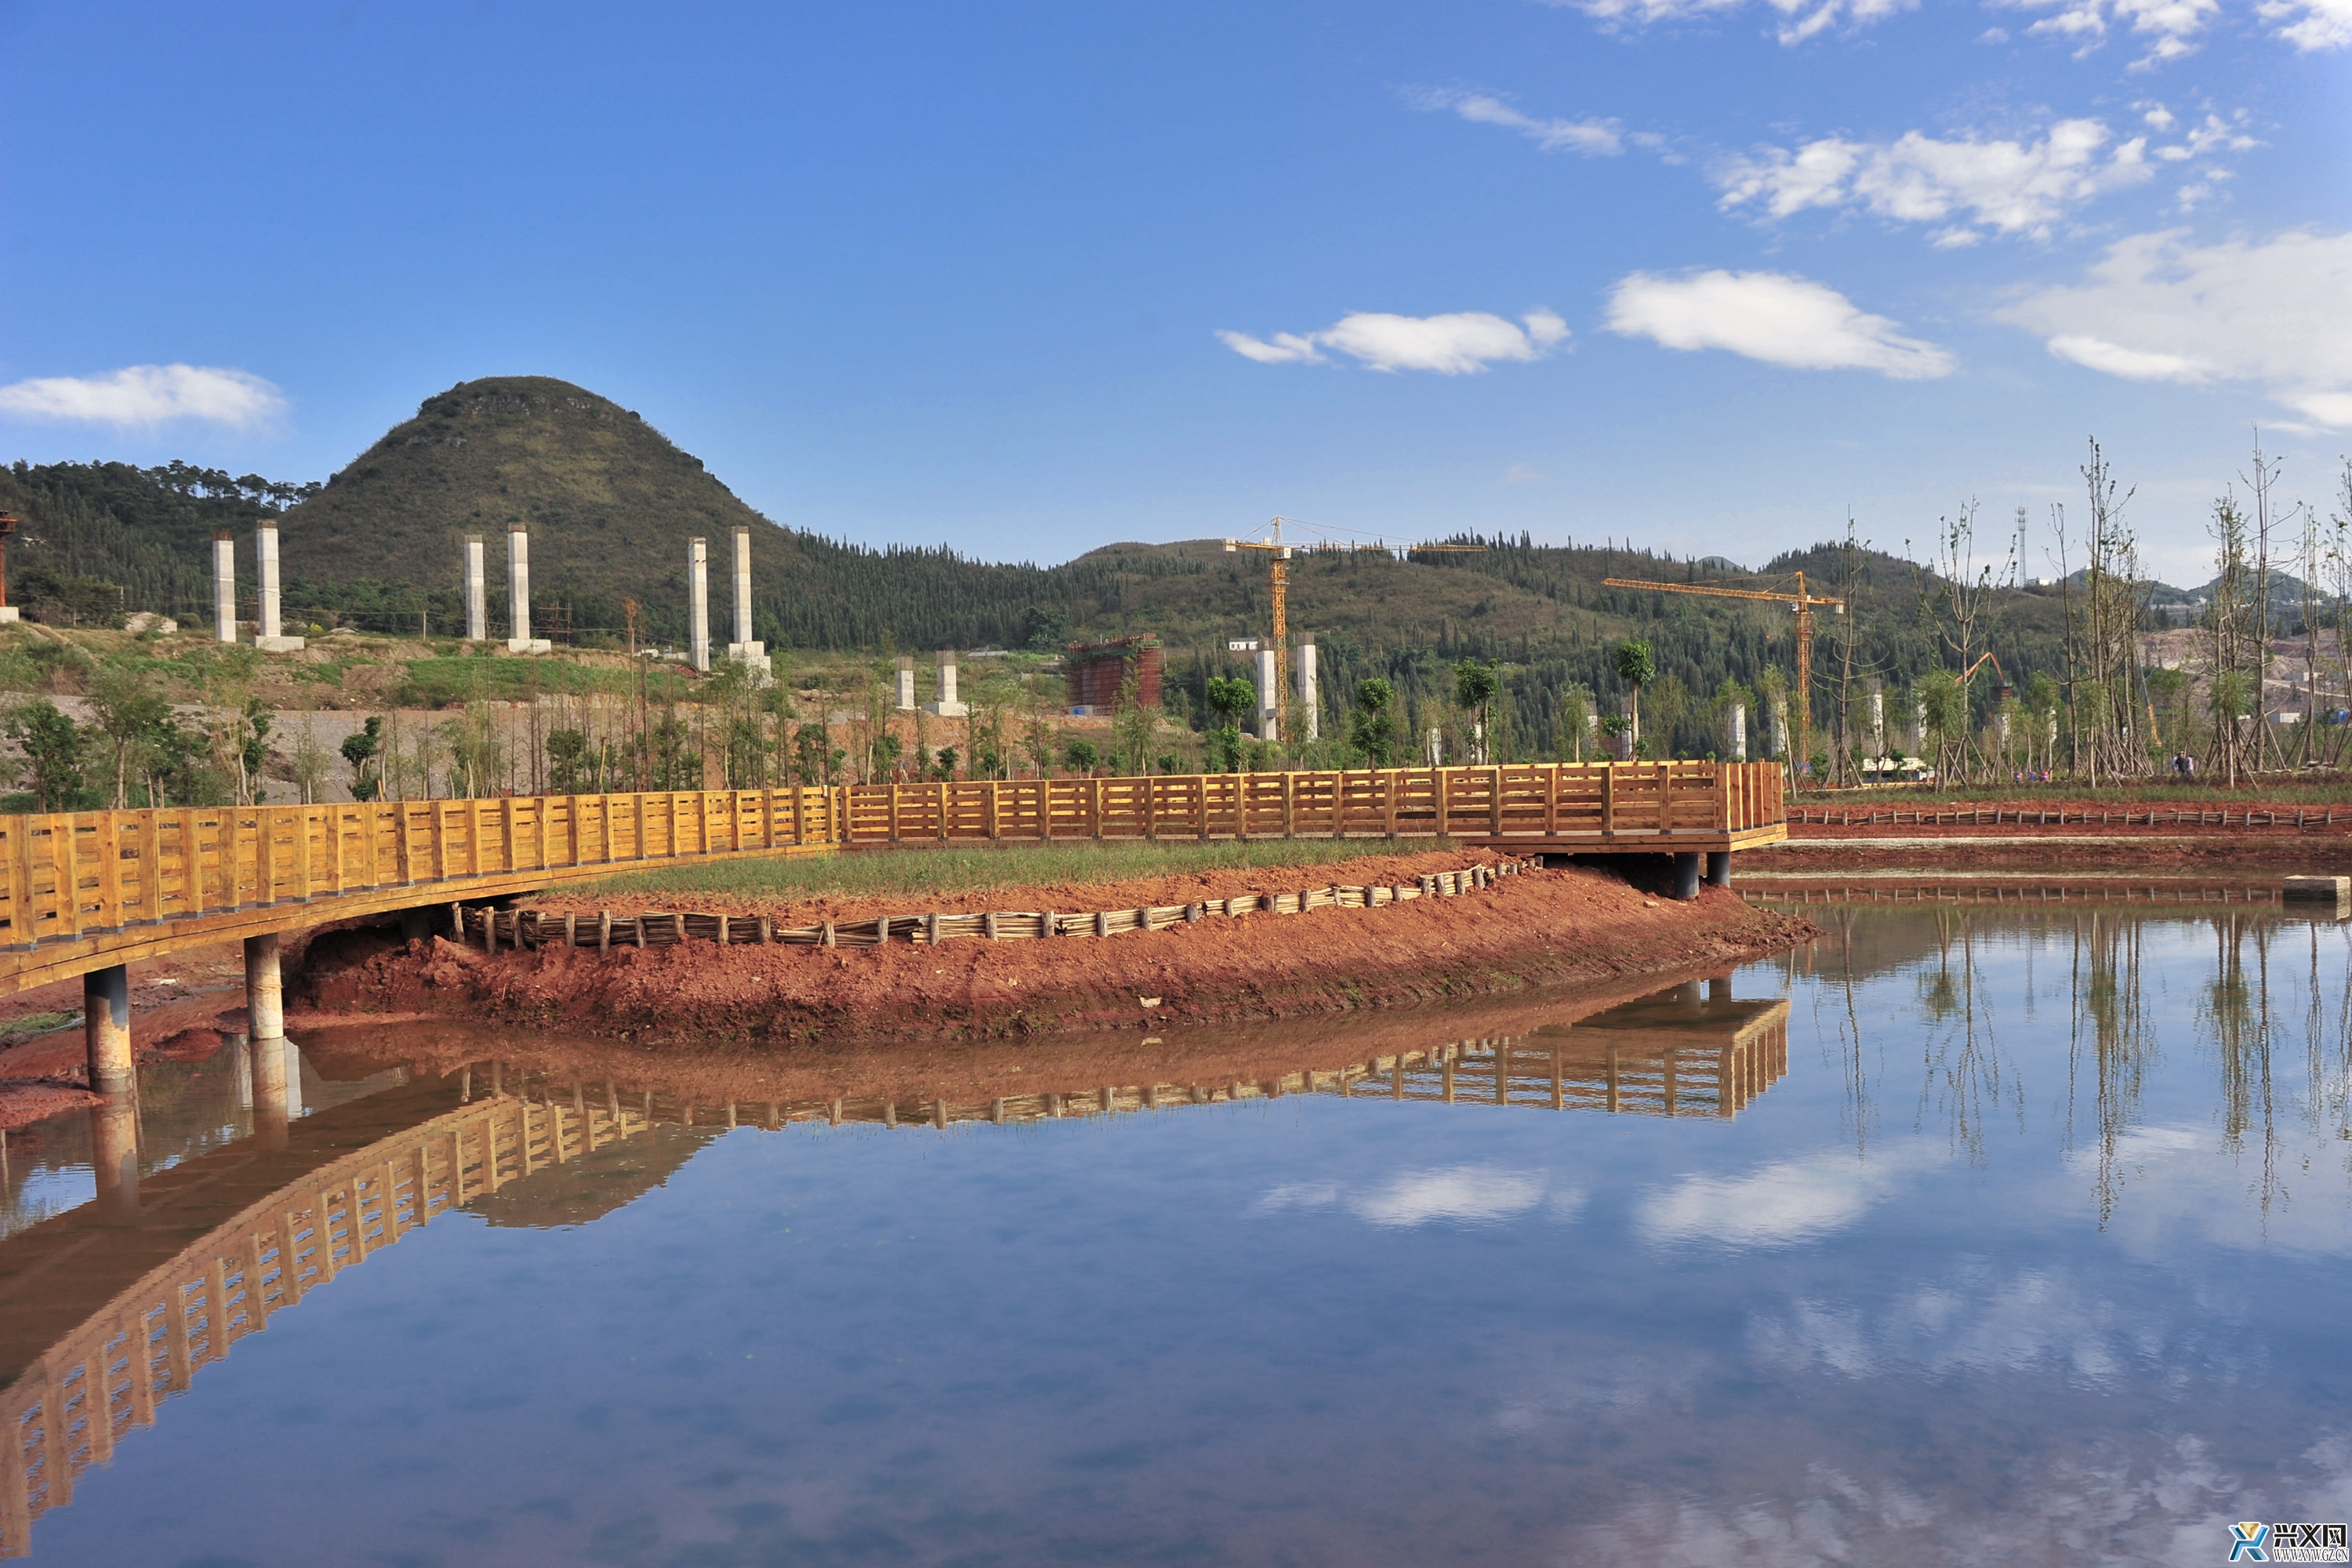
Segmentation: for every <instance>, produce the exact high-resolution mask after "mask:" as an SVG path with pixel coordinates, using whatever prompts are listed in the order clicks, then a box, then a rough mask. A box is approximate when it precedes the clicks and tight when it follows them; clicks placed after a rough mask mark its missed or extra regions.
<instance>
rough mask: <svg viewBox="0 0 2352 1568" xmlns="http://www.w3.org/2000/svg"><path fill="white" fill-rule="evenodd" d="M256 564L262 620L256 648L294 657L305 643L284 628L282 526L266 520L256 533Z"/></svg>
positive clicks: (260, 524) (258, 524) (255, 635)
mask: <svg viewBox="0 0 2352 1568" xmlns="http://www.w3.org/2000/svg"><path fill="white" fill-rule="evenodd" d="M253 561H254V566H255V568H256V570H257V572H258V573H259V574H260V576H261V620H260V625H259V627H258V628H257V630H256V631H255V633H254V637H253V646H254V647H257V648H260V649H262V650H264V651H265V652H268V653H293V652H295V651H296V650H298V649H299V648H300V647H302V642H303V639H302V638H300V637H288V636H287V635H286V628H285V626H284V625H283V624H282V622H281V620H280V616H279V609H278V524H277V522H276V521H274V520H272V519H270V518H266V517H265V518H263V519H262V520H261V521H259V522H257V523H256V524H255V525H254V529H253Z"/></svg>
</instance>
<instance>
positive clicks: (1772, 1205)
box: [1634, 1151, 1934, 1247]
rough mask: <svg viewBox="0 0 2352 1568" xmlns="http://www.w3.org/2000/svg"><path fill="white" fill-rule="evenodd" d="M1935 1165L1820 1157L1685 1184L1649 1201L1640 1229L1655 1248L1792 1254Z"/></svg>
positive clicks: (1918, 1159) (1916, 1158) (1908, 1156)
mask: <svg viewBox="0 0 2352 1568" xmlns="http://www.w3.org/2000/svg"><path fill="white" fill-rule="evenodd" d="M1925 1163H1934V1162H1933V1161H1932V1156H1930V1155H1929V1154H1928V1153H1927V1152H1926V1151H1920V1152H1914V1153H1904V1154H1896V1155H1895V1156H1892V1157H1880V1158H1876V1159H1873V1160H1871V1161H1870V1162H1869V1163H1864V1162H1862V1161H1859V1160H1855V1159H1853V1158H1851V1157H1849V1156H1846V1155H1843V1154H1816V1155H1811V1156H1808V1157H1807V1158H1804V1159H1801V1160H1782V1161H1780V1162H1779V1163H1774V1164H1770V1165H1765V1166H1761V1167H1759V1169H1757V1170H1755V1171H1752V1172H1750V1173H1748V1174H1747V1175H1745V1176H1685V1177H1684V1178H1683V1179H1682V1180H1681V1181H1679V1182H1676V1183H1675V1184H1674V1185H1672V1186H1670V1187H1667V1188H1665V1189H1664V1190H1663V1191H1656V1192H1652V1193H1650V1194H1646V1195H1645V1196H1644V1197H1643V1199H1642V1201H1641V1203H1640V1204H1639V1205H1636V1207H1635V1210H1634V1223H1635V1224H1636V1225H1637V1226H1639V1227H1640V1228H1641V1230H1642V1231H1643V1233H1644V1234H1645V1235H1647V1236H1648V1237H1649V1238H1650V1239H1651V1240H1652V1241H1654V1242H1666V1243H1671V1242H1692V1241H1716V1242H1721V1243H1723V1244H1724V1245H1726V1246H1728V1247H1788V1246H1791V1245H1794V1244H1795V1243H1798V1242H1803V1241H1813V1240H1818V1239H1819V1238H1821V1237H1825V1236H1827V1235H1829V1234H1830V1233H1831V1232H1832V1231H1837V1230H1843V1229H1844V1228H1845V1227H1846V1226H1849V1225H1852V1224H1853V1222H1854V1221H1856V1220H1858V1219H1860V1218H1861V1217H1862V1216H1863V1215H1864V1214H1866V1213H1867V1212H1869V1210H1870V1208H1871V1207H1872V1206H1873V1205H1875V1204H1877V1203H1879V1202H1881V1201H1882V1200H1884V1199H1885V1198H1887V1197H1889V1196H1891V1195H1892V1194H1894V1192H1895V1186H1896V1184H1898V1183H1899V1182H1900V1180H1901V1179H1902V1177H1903V1176H1904V1175H1905V1174H1906V1172H1907V1171H1909V1170H1910V1169H1912V1168H1915V1167H1916V1166H1919V1165H1922V1164H1925Z"/></svg>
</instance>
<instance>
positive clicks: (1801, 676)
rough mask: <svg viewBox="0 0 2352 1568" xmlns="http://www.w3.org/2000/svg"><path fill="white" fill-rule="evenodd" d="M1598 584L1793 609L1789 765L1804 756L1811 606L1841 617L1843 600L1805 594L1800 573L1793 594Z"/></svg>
mask: <svg viewBox="0 0 2352 1568" xmlns="http://www.w3.org/2000/svg"><path fill="white" fill-rule="evenodd" d="M1601 586H1603V587H1606V588H1648V589H1651V590H1652V591H1654V592H1656V593H1660V594H1697V595H1702V596H1704V597H1706V598H1710V599H1751V600H1764V601H1767V602H1769V603H1771V604H1776V605H1791V606H1793V607H1794V608H1795V610H1796V612H1797V715H1796V717H1797V725H1796V729H1797V732H1796V735H1795V737H1794V739H1793V742H1792V744H1793V750H1794V752H1795V755H1794V756H1793V757H1791V758H1790V763H1791V765H1794V764H1795V763H1797V762H1799V761H1801V759H1802V758H1803V757H1804V755H1805V752H1806V751H1807V750H1808V749H1809V747H1810V745H1811V741H1812V736H1813V606H1814V605H1829V606H1830V607H1831V608H1832V609H1833V610H1834V611H1836V613H1837V614H1839V615H1841V616H1842V615H1844V614H1845V601H1844V600H1843V599H1832V598H1827V597H1824V596H1822V595H1819V594H1808V593H1806V592H1805V574H1803V573H1802V572H1800V573H1798V574H1797V591H1796V592H1795V593H1793V594H1784V593H1780V592H1778V591H1776V590H1774V589H1770V588H1717V587H1714V586H1712V585H1710V584H1705V583H1652V582H1648V581H1645V580H1643V579H1642V578H1638V577H1604V578H1602V579H1601Z"/></svg>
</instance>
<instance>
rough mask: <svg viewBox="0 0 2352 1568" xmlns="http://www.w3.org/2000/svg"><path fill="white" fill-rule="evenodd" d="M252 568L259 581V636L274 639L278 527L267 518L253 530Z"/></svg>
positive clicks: (276, 617) (276, 627)
mask: <svg viewBox="0 0 2352 1568" xmlns="http://www.w3.org/2000/svg"><path fill="white" fill-rule="evenodd" d="M253 566H254V571H255V573H256V574H257V575H258V576H259V577H260V579H261V635H262V636H263V637H276V636H277V635H278V525H277V524H276V523H274V522H271V521H268V519H267V518H265V519H263V520H262V521H260V522H259V523H257V524H256V525H255V527H254V530H253Z"/></svg>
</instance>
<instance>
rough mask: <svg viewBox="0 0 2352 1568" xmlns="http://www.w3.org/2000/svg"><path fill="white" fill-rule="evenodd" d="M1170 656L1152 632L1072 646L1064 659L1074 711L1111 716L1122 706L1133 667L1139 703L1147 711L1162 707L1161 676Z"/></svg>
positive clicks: (1065, 676) (1064, 675)
mask: <svg viewBox="0 0 2352 1568" xmlns="http://www.w3.org/2000/svg"><path fill="white" fill-rule="evenodd" d="M1166 661H1167V655H1166V653H1165V652H1164V651H1163V650H1162V649H1161V647H1160V639H1159V638H1158V637H1154V636H1152V635H1151V634H1150V633H1149V632H1145V633H1143V634H1142V635H1140V636H1138V637H1120V638H1118V639H1117V640H1116V641H1113V642H1097V643H1076V642H1074V643H1072V644H1071V645H1070V647H1069V650H1068V651H1067V652H1066V653H1065V654H1064V655H1063V656H1062V670H1063V679H1064V681H1065V682H1066V685H1067V688H1068V692H1069V704H1070V706H1071V707H1072V708H1083V709H1086V710H1088V711H1089V712H1094V713H1108V712H1109V711H1110V710H1112V709H1113V708H1116V707H1117V706H1118V694H1119V691H1120V689H1122V688H1123V687H1125V686H1126V684H1127V677H1128V671H1129V667H1130V666H1132V667H1133V669H1134V672H1135V680H1136V700H1137V701H1139V702H1140V703H1141V704H1142V705H1143V706H1144V707H1146V708H1157V707H1159V706H1160V669H1161V668H1162V666H1163V665H1164V664H1165V663H1166Z"/></svg>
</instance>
